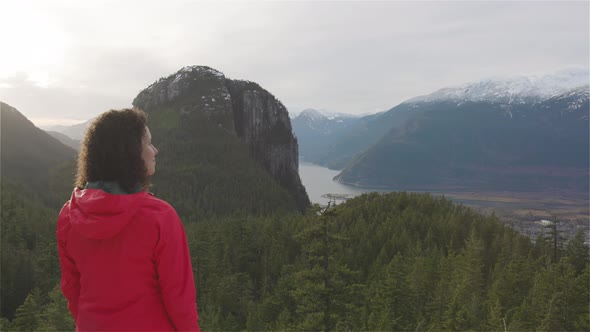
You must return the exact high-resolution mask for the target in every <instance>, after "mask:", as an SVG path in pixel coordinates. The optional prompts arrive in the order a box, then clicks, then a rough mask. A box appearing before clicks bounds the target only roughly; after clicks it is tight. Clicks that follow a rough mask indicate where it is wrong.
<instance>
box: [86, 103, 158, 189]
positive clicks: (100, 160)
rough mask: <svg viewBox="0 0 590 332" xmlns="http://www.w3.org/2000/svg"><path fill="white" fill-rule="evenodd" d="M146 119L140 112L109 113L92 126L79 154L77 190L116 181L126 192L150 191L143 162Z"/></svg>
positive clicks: (119, 111) (111, 111) (133, 110)
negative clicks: (102, 182)
mask: <svg viewBox="0 0 590 332" xmlns="http://www.w3.org/2000/svg"><path fill="white" fill-rule="evenodd" d="M146 125H147V115H146V114H145V113H144V112H143V111H142V110H139V109H123V110H110V111H108V112H105V113H102V114H101V115H100V116H98V118H96V119H95V120H94V122H93V123H92V124H91V125H90V127H89V128H88V130H87V131H86V135H85V136H84V140H83V141H82V146H81V148H80V152H79V154H78V172H77V174H76V186H77V187H78V188H80V189H83V188H84V186H85V185H86V182H94V181H116V182H117V183H118V184H119V186H121V188H122V189H123V190H125V191H126V192H129V193H131V192H133V191H134V189H136V188H137V186H138V185H139V186H142V187H143V188H144V189H147V188H148V187H149V178H148V175H147V170H146V167H145V164H144V161H143V159H142V156H141V154H142V149H143V142H142V139H143V136H144V134H145V132H146Z"/></svg>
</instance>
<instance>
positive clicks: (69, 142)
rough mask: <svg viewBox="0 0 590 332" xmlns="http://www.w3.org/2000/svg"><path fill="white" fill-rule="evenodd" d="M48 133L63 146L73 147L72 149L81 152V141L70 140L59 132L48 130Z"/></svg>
mask: <svg viewBox="0 0 590 332" xmlns="http://www.w3.org/2000/svg"><path fill="white" fill-rule="evenodd" d="M46 132H47V133H48V134H49V135H51V137H53V138H56V139H57V140H58V141H60V142H61V143H62V144H64V145H66V146H69V147H71V148H72V149H74V150H76V151H79V150H80V141H79V140H75V139H72V138H70V137H69V136H67V135H65V134H62V133H60V132H57V131H51V130H46Z"/></svg>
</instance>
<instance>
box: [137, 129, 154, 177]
mask: <svg viewBox="0 0 590 332" xmlns="http://www.w3.org/2000/svg"><path fill="white" fill-rule="evenodd" d="M142 143H143V149H142V151H141V157H142V158H143V162H144V164H145V169H146V170H147V175H148V176H151V175H153V174H154V173H155V172H156V155H157V154H158V149H156V147H155V146H154V145H153V144H152V134H151V133H150V129H149V128H148V127H147V126H146V127H145V133H144V134H143V137H142Z"/></svg>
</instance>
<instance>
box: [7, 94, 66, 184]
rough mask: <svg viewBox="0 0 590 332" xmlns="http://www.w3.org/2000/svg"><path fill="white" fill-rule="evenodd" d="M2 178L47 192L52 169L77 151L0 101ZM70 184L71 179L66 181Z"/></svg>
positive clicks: (59, 165)
mask: <svg viewBox="0 0 590 332" xmlns="http://www.w3.org/2000/svg"><path fill="white" fill-rule="evenodd" d="M0 115H1V117H2V118H1V120H0V122H1V127H2V131H1V135H2V138H1V142H2V147H1V151H2V158H1V159H2V160H1V163H2V166H1V169H2V177H3V178H6V179H8V180H11V181H13V182H15V183H21V184H25V185H26V186H28V187H29V188H31V189H34V190H40V191H47V190H48V189H49V187H48V186H49V183H50V178H51V174H52V172H53V171H54V170H55V169H56V168H59V167H61V166H63V165H64V164H67V163H71V162H73V160H74V159H75V158H76V151H75V150H74V149H72V148H71V147H68V146H66V145H64V144H62V143H61V142H60V141H58V140H57V139H56V138H54V137H52V136H51V135H49V134H48V133H46V132H45V131H43V130H41V129H39V128H37V127H35V125H34V124H33V123H32V122H31V121H29V120H28V119H27V118H26V117H25V116H23V115H22V114H21V113H20V112H19V111H18V110H16V109H15V108H13V107H11V106H9V105H8V104H5V103H3V102H0ZM72 183H73V179H72V180H70V181H69V184H70V186H71V184H72Z"/></svg>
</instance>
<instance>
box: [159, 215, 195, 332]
mask: <svg viewBox="0 0 590 332" xmlns="http://www.w3.org/2000/svg"><path fill="white" fill-rule="evenodd" d="M170 210H171V212H170V213H169V214H167V217H166V218H165V220H161V221H160V238H159V240H158V244H157V245H156V251H155V256H156V267H157V272H158V278H159V279H158V282H159V284H160V289H161V291H162V297H163V300H164V305H165V307H166V311H167V312H168V316H169V318H170V320H171V322H172V323H173V324H174V327H175V328H176V329H177V330H179V331H199V324H198V314H197V298H196V290H195V281H194V278H193V269H192V264H191V257H190V253H189V249H188V243H187V239H186V234H185V231H184V227H183V226H182V222H181V221H180V218H179V217H178V215H177V214H176V212H175V211H174V210H173V209H172V207H170Z"/></svg>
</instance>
